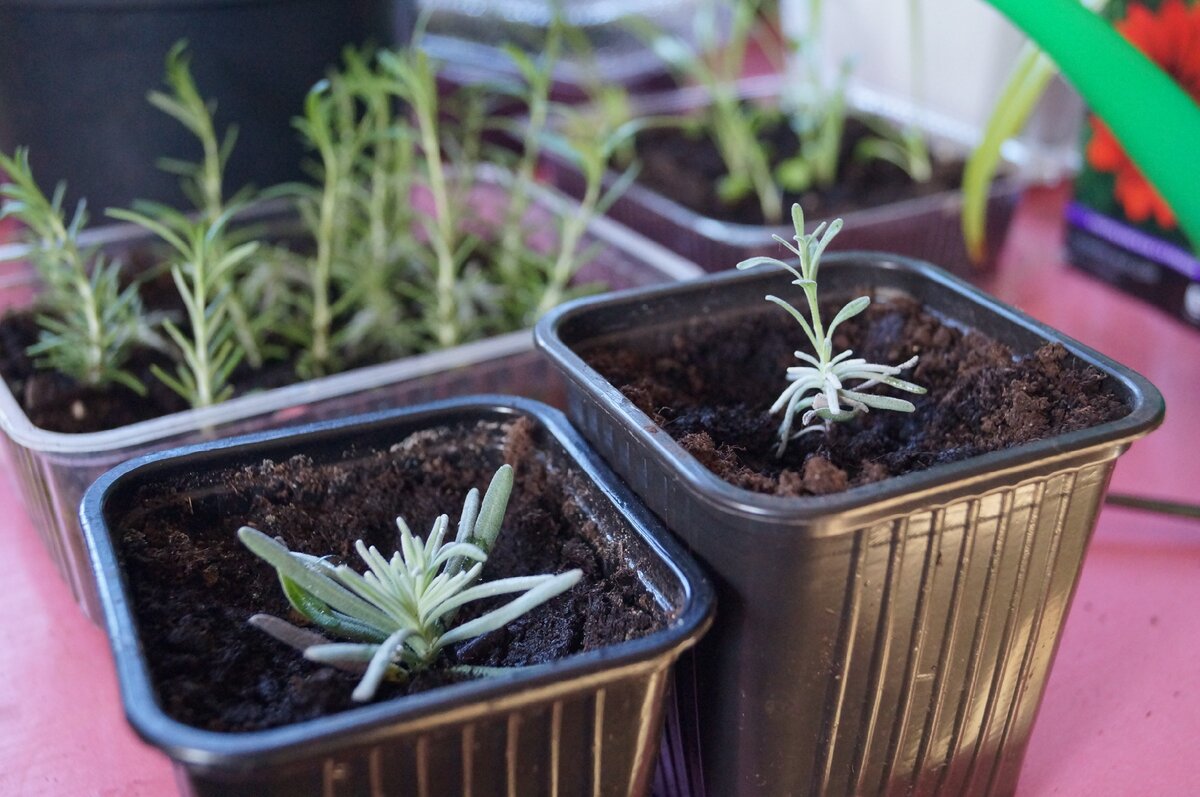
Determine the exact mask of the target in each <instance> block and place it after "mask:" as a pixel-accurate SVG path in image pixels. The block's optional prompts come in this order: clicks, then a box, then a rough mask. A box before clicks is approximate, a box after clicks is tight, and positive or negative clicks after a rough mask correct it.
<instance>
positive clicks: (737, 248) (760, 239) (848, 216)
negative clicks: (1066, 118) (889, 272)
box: [549, 75, 1021, 273]
mask: <svg viewBox="0 0 1200 797" xmlns="http://www.w3.org/2000/svg"><path fill="white" fill-rule="evenodd" d="M740 91H741V95H742V97H743V98H744V99H746V100H747V101H749V102H756V103H775V102H778V99H779V95H780V91H781V85H780V78H779V76H778V75H765V76H762V77H754V78H747V79H745V80H743V81H741V83H740ZM706 97H707V95H706V93H705V91H704V90H702V89H699V88H696V87H690V88H685V89H679V90H676V91H672V92H664V93H661V94H655V95H647V96H645V97H643V98H639V99H638V101H637V102H636V103H635V109H636V115H638V116H643V115H644V116H652V115H655V114H663V113H670V114H675V113H681V112H687V111H688V110H691V109H695V108H699V107H703V105H704V104H705V103H706V102H707V101H708V100H707V98H706ZM862 110H863V111H864V112H866V111H874V109H862ZM881 110H882V109H881ZM876 115H885V114H882V113H880V114H876ZM930 133H931V135H933V136H934V139H935V143H937V144H939V145H940V146H938V147H937V149H936V150H935V151H936V152H939V153H942V152H944V153H945V154H946V156H947V157H961V158H964V159H965V158H966V157H967V155H968V154H969V152H970V148H969V147H968V146H967V145H966V144H964V143H960V142H957V141H954V140H951V139H945V140H943V139H941V138H939V137H938V136H937V135H936V133H937V131H930ZM549 160H550V163H551V180H552V181H553V182H554V184H555V185H557V186H558V187H559V188H560V189H561V190H563V191H564V192H565V193H567V194H569V195H571V196H576V197H578V196H582V194H583V188H584V180H583V175H582V173H581V172H580V171H579V170H578V169H577V168H575V167H574V166H572V165H571V164H569V163H567V162H566V161H564V160H562V159H559V158H556V157H554V156H549ZM1009 165H1010V166H1011V164H1009ZM618 179H619V175H618V174H617V173H615V172H610V173H609V174H607V175H606V177H605V185H606V186H610V185H613V184H614V183H616V182H617V180H618ZM1020 191H1021V188H1020V182H1019V181H1018V180H1017V179H1016V178H1015V177H1011V176H1010V177H1003V178H1001V179H999V180H997V182H996V183H995V184H994V185H993V187H992V188H991V190H990V193H989V195H988V204H987V216H986V222H985V229H986V235H987V243H988V251H987V256H986V260H985V262H984V263H980V264H972V263H971V259H970V257H969V256H968V255H967V250H966V245H965V244H964V243H963V235H962V227H961V223H962V206H963V196H962V192H961V191H959V190H957V189H955V190H947V191H939V192H936V193H932V194H929V195H927V196H916V195H915V194H914V196H913V197H911V198H908V199H900V200H898V201H895V202H889V203H887V204H882V205H878V206H875V207H869V208H864V209H861V210H853V211H849V212H846V213H842V214H838V215H839V216H840V217H841V218H842V219H843V220H844V221H845V223H846V226H845V228H844V229H843V231H842V233H841V234H840V235H839V236H838V238H837V241H836V243H835V244H834V247H833V248H834V249H839V250H849V249H868V250H884V249H886V250H887V251H890V252H895V253H897V254H901V255H907V256H909V257H916V258H921V259H923V260H928V261H930V262H933V263H940V264H943V265H944V266H945V267H946V268H948V269H950V270H952V271H956V272H959V273H968V272H970V271H973V270H977V269H986V268H990V267H991V266H992V265H994V262H995V258H996V255H997V253H998V252H1000V250H1001V249H1002V247H1003V244H1004V239H1005V236H1007V234H1008V227H1009V224H1010V223H1011V221H1012V216H1013V211H1014V210H1015V209H1016V204H1017V199H1018V198H1019V197H1020ZM786 206H787V205H786V203H785V207H786ZM608 215H609V216H610V217H611V218H613V219H615V220H616V221H619V222H620V223H622V224H624V225H626V226H628V227H630V228H631V229H633V230H636V231H637V232H639V233H641V234H642V235H644V236H646V237H647V238H649V239H651V240H653V241H657V242H659V243H661V244H662V245H663V246H666V247H667V248H668V249H670V250H671V251H673V252H676V253H678V254H680V255H682V256H683V257H684V258H686V259H687V260H689V261H691V262H693V263H695V264H696V265H698V266H700V268H702V269H704V270H705V271H721V270H724V269H727V268H732V267H733V266H734V265H735V264H737V263H738V262H740V261H742V260H745V259H746V258H749V257H756V256H759V255H774V254H776V253H777V252H778V248H779V245H778V244H777V243H776V242H775V240H774V239H773V238H772V236H773V235H779V236H781V237H783V238H784V239H787V240H791V236H792V234H793V233H794V230H793V229H792V227H791V226H790V224H788V223H787V222H786V221H785V222H781V223H780V224H778V225H761V224H743V223H738V222H731V221H724V220H722V219H717V218H712V217H710V216H706V215H703V214H701V213H699V212H697V211H695V210H692V209H691V208H688V207H685V206H684V205H683V204H681V203H680V202H678V201H676V200H675V199H672V198H670V197H667V196H665V195H663V194H662V193H660V192H658V191H657V190H655V189H653V188H650V187H648V186H645V185H642V184H641V183H639V182H637V181H636V180H635V181H634V182H633V184H632V185H630V186H629V187H628V188H627V189H626V190H625V191H624V192H623V193H622V194H621V196H620V197H619V198H618V199H617V200H616V202H614V203H613V205H612V207H611V208H609V210H608ZM807 215H808V216H809V217H810V218H809V224H808V228H809V230H810V231H811V230H812V229H813V228H815V227H816V226H817V225H818V224H820V223H821V222H822V221H830V220H831V219H832V217H830V218H821V217H818V216H816V215H815V214H807Z"/></svg>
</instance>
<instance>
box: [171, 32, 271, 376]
mask: <svg viewBox="0 0 1200 797" xmlns="http://www.w3.org/2000/svg"><path fill="white" fill-rule="evenodd" d="M165 80H166V83H167V86H168V87H169V88H170V92H162V91H152V92H150V93H149V94H148V95H147V99H148V100H149V101H150V104H151V105H153V106H154V107H155V108H158V109H159V110H160V111H162V112H163V113H165V114H167V115H168V116H170V117H171V118H173V119H175V120H176V121H177V122H179V123H180V124H181V125H183V126H184V127H185V128H186V129H187V130H188V132H190V133H191V134H192V135H193V136H195V137H196V140H197V141H198V142H199V143H200V149H201V153H202V155H201V158H200V160H199V161H198V162H195V163H193V162H191V161H186V160H181V159H178V158H160V159H159V162H158V163H159V167H160V168H162V169H164V170H165V171H168V172H171V173H172V174H177V175H179V177H180V187H181V188H182V189H183V193H184V195H185V196H187V198H188V199H189V200H190V201H191V202H192V204H193V205H194V206H195V207H196V210H197V211H198V212H199V213H200V215H201V218H202V219H203V220H204V221H206V222H207V223H209V224H213V223H214V222H215V221H216V220H217V219H218V218H220V217H221V216H223V215H224V214H225V211H226V210H227V209H228V208H229V207H230V206H231V205H237V206H243V205H249V204H250V203H251V201H253V199H254V192H253V190H252V189H250V188H249V187H245V188H243V189H241V190H240V191H238V192H237V194H236V195H235V196H233V197H232V198H231V199H229V200H226V198H225V167H226V164H227V163H228V162H229V156H230V154H231V153H232V152H233V147H234V144H235V143H236V142H237V126H236V125H231V126H229V127H228V128H227V129H226V131H225V134H224V136H218V135H217V130H216V125H215V124H214V122H213V115H214V113H215V112H216V102H215V101H212V100H205V99H204V98H203V97H202V96H201V95H200V90H199V88H198V87H197V86H196V81H195V79H194V78H193V77H192V70H191V63H190V58H189V55H188V53H187V42H186V41H179V42H177V43H176V44H175V46H174V47H172V48H171V51H170V52H169V53H168V54H167V59H166V73H165ZM225 238H228V240H225V239H224V238H223V239H222V240H221V241H216V242H214V250H215V249H216V248H218V247H219V246H221V245H225V244H226V243H228V245H230V246H232V245H234V244H235V243H237V241H236V238H235V237H234V236H226V237H225ZM213 255H214V256H215V257H219V256H220V252H219V251H214V252H213ZM250 265H253V264H250ZM230 283H231V284H232V285H233V286H234V288H235V290H234V291H233V292H231V293H230V294H229V296H228V298H227V299H226V302H227V308H228V313H229V317H230V321H231V323H232V324H233V330H234V334H235V336H236V339H237V344H238V346H240V347H241V349H242V351H243V354H244V356H245V359H246V362H247V363H249V364H250V366H251V367H253V368H261V367H262V364H263V358H264V355H263V338H264V336H265V335H266V334H267V333H268V331H269V330H270V327H271V326H272V322H273V321H274V320H275V315H276V314H275V313H274V312H272V311H271V310H270V308H264V307H262V305H263V302H262V301H261V298H262V297H261V296H260V295H256V294H253V293H251V292H250V291H248V290H246V287H247V286H252V285H257V284H260V281H258V280H254V279H250V280H241V279H236V278H234V279H231V280H230ZM252 307H253V308H255V309H256V311H259V312H254V313H252V312H251V311H250V310H249V309H248V308H252ZM263 310H266V312H262V311H263Z"/></svg>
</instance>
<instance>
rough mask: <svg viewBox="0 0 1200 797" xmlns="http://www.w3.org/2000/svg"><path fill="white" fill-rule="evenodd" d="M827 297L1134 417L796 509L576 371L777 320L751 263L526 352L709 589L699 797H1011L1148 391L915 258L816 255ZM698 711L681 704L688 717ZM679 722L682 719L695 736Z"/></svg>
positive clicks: (562, 318)
mask: <svg viewBox="0 0 1200 797" xmlns="http://www.w3.org/2000/svg"><path fill="white" fill-rule="evenodd" d="M821 277H822V279H821V283H822V289H823V290H829V291H831V292H833V293H838V292H842V291H850V290H855V291H858V292H863V293H865V292H867V290H868V289H870V288H874V289H882V290H888V291H900V292H903V293H906V294H909V295H911V296H913V297H915V298H917V299H919V300H920V301H922V302H923V303H924V304H925V305H926V306H928V307H930V308H932V310H933V312H934V313H935V314H937V315H939V316H940V317H942V318H944V319H949V321H950V323H954V324H961V325H965V326H970V327H973V328H975V329H978V330H981V331H983V332H985V333H987V334H988V335H990V336H992V337H993V338H995V339H996V340H998V341H1000V342H1002V343H1004V344H1007V345H1008V346H1009V347H1011V348H1012V350H1013V351H1014V352H1015V353H1017V354H1026V353H1030V352H1032V351H1034V350H1035V349H1036V348H1037V347H1039V346H1040V345H1041V344H1043V343H1044V342H1047V341H1057V342H1060V343H1062V344H1063V346H1065V347H1066V348H1067V350H1068V351H1069V352H1070V354H1071V355H1072V356H1073V357H1074V358H1076V359H1077V360H1080V361H1083V362H1085V363H1088V364H1090V365H1092V366H1094V367H1096V368H1098V369H1100V370H1101V371H1103V372H1104V373H1105V374H1106V375H1107V377H1108V380H1109V383H1110V385H1111V387H1112V389H1113V390H1115V391H1116V392H1117V393H1118V394H1119V395H1121V396H1122V398H1123V399H1124V401H1125V402H1126V404H1127V406H1129V407H1130V411H1129V414H1128V415H1127V416H1125V417H1124V418H1122V419H1120V420H1117V421H1114V422H1110V423H1106V424H1103V425H1100V426H1096V427H1093V428H1090V429H1085V430H1081V431H1076V432H1071V433H1069V434H1063V435H1059V436H1057V437H1053V438H1049V439H1045V440H1041V441H1038V442H1034V443H1029V444H1026V445H1021V446H1017V447H1014V448H1011V449H1008V450H1004V451H997V452H993V453H989V454H985V455H982V456H978V457H975V458H973V459H969V460H965V461H961V462H957V463H953V464H943V465H937V466H934V467H930V468H928V469H927V470H924V471H919V472H914V473H909V474H907V475H904V476H899V477H893V478H890V479H886V480H884V481H881V482H876V483H874V484H869V485H865V486H861V487H856V488H853V489H851V490H847V491H846V492H843V493H839V494H833V495H826V496H820V497H807V498H780V497H776V496H771V495H763V494H759V493H753V492H750V491H747V490H742V489H739V488H735V487H733V486H732V485H730V484H727V483H726V482H724V481H722V480H721V479H719V478H718V477H717V476H715V475H714V474H713V473H712V472H711V471H709V470H708V469H707V468H705V467H704V466H703V465H701V464H700V463H699V462H698V461H697V460H696V459H695V458H693V457H692V456H691V455H690V454H688V453H687V452H685V451H684V449H683V448H681V447H680V446H679V445H678V444H677V443H676V442H675V441H674V440H673V439H672V438H671V436H670V435H669V434H667V433H666V432H665V431H663V430H662V429H660V428H659V427H658V426H656V425H655V424H654V422H653V421H651V419H650V418H649V417H647V416H646V415H645V414H644V413H642V412H641V411H640V410H639V409H637V408H636V407H635V406H634V405H633V403H632V402H630V401H629V400H628V399H626V398H625V397H624V396H623V395H622V394H621V393H620V392H619V391H618V390H617V388H616V387H614V386H613V385H611V384H609V383H608V382H607V381H606V380H605V379H604V378H603V377H601V376H600V374H598V373H597V372H596V371H595V370H594V369H592V368H591V367H590V366H589V365H588V363H587V357H588V350H589V347H592V346H595V345H601V344H602V345H604V346H606V347H613V346H618V347H619V346H621V345H628V346H630V347H637V348H638V349H639V350H640V351H643V352H645V351H649V352H653V351H655V350H656V349H657V348H658V347H660V346H664V343H665V341H668V340H670V339H671V338H672V337H678V336H684V339H687V338H686V335H687V332H686V329H687V323H688V321H689V319H697V318H709V319H712V318H716V319H722V318H734V317H739V316H744V315H748V314H756V313H770V312H776V311H777V310H776V308H773V307H772V306H771V305H769V304H768V303H766V302H764V301H763V295H764V294H766V293H776V294H778V295H784V296H786V295H788V291H789V286H788V281H789V280H790V279H791V277H790V275H788V274H786V273H784V272H783V271H782V270H769V269H763V270H755V271H751V272H741V273H726V274H721V275H716V276H711V277H706V278H702V279H699V280H696V281H693V282H690V283H685V284H681V285H678V286H673V287H670V288H666V289H661V290H656V289H648V290H639V291H626V292H623V293H620V294H613V295H610V296H609V297H604V298H598V299H584V300H580V301H577V302H572V303H571V304H569V305H564V306H563V307H561V308H559V309H558V310H556V311H554V312H553V313H551V314H550V315H548V316H546V317H545V318H543V319H542V321H541V322H540V323H539V324H538V326H537V328H536V330H535V335H536V340H537V343H538V345H539V346H540V347H541V348H543V350H545V351H546V352H547V354H549V356H550V357H551V358H552V359H553V360H554V361H555V363H556V364H557V365H558V367H559V368H560V369H562V370H563V371H564V373H565V374H566V376H567V381H568V413H569V416H570V417H571V419H572V421H574V423H575V424H576V425H577V427H578V428H579V429H580V430H581V431H582V432H583V434H584V436H585V437H586V438H588V439H589V440H590V441H591V442H592V443H593V445H595V446H596V448H597V449H598V450H599V451H600V452H601V454H602V455H603V456H604V457H605V459H607V460H608V462H609V464H611V465H612V466H613V469H614V470H615V471H616V472H617V473H618V474H619V475H620V476H621V477H622V478H624V479H625V480H626V481H627V482H628V483H629V484H630V486H631V487H633V489H634V491H635V492H637V494H638V495H639V496H641V497H642V499H643V500H645V501H646V503H647V504H648V505H649V506H650V508H651V509H653V510H654V511H655V512H656V513H658V515H659V517H661V518H662V519H663V521H664V522H665V523H666V525H667V527H668V528H669V529H671V530H672V531H673V532H674V533H675V534H677V535H679V536H680V537H681V538H682V539H683V540H684V541H685V542H686V543H687V544H688V545H689V546H690V548H691V549H692V550H693V552H694V553H696V554H697V555H698V556H699V557H700V558H701V559H702V560H703V561H704V563H705V564H707V565H708V568H709V571H710V573H711V574H712V575H713V576H714V581H715V582H716V584H717V590H718V599H719V605H720V607H721V608H720V612H719V614H718V617H717V621H716V623H715V624H714V627H713V630H712V633H710V634H709V636H708V637H707V638H706V639H705V640H704V642H703V643H701V645H700V646H699V647H698V648H697V650H696V653H695V666H696V670H697V675H696V691H697V694H698V699H697V700H696V701H694V703H693V704H692V705H694V706H695V707H696V709H697V711H698V721H699V737H700V746H699V750H698V752H695V754H696V755H697V757H698V760H697V762H696V768H697V770H700V771H702V772H703V782H702V784H701V785H700V786H699V787H698V788H695V791H694V793H695V794H697V795H700V794H708V795H713V796H714V797H716V796H717V795H732V794H737V795H771V796H772V797H774V795H783V794H788V795H798V794H810V795H822V796H824V795H841V794H846V795H862V794H884V793H887V794H910V793H913V794H934V793H937V794H996V795H1005V794H1011V793H1012V792H1013V791H1014V790H1015V788H1016V782H1017V776H1018V773H1019V770H1020V765H1021V759H1022V756H1023V754H1024V751H1025V747H1026V745H1027V743H1028V741H1029V735H1030V731H1031V728H1032V725H1033V719H1034V715H1035V713H1036V711H1037V707H1038V704H1039V702H1040V700H1041V696H1042V691H1043V688H1044V686H1045V684H1046V679H1047V677H1048V674H1049V671H1050V665H1051V662H1052V659H1053V656H1054V651H1055V648H1056V646H1057V643H1058V637H1059V634H1060V632H1061V628H1062V625H1063V622H1064V619H1065V617H1066V613H1067V608H1068V606H1069V604H1070V600H1071V596H1072V594H1073V592H1074V589H1075V584H1076V582H1077V579H1078V575H1079V570H1080V566H1081V564H1082V559H1083V554H1084V550H1085V548H1086V545H1087V542H1088V539H1089V537H1090V535H1091V532H1092V529H1093V528H1094V525H1095V520H1096V516H1097V512H1098V511H1099V506H1100V503H1101V500H1102V498H1103V495H1104V491H1105V489H1106V487H1107V485H1108V481H1109V476H1110V474H1111V472H1112V468H1113V465H1114V462H1115V460H1116V458H1117V456H1118V455H1119V454H1121V453H1122V452H1123V451H1124V450H1125V449H1126V448H1127V447H1128V446H1129V444H1130V442H1131V441H1132V440H1133V439H1135V438H1137V437H1140V436H1142V435H1144V434H1146V433H1148V432H1149V431H1150V430H1152V429H1153V428H1155V427H1156V426H1157V425H1158V424H1159V423H1160V422H1161V420H1162V417H1163V412H1164V407H1163V400H1162V396H1161V395H1160V394H1159V392H1158V391H1157V390H1156V389H1155V388H1154V387H1153V386H1152V385H1151V384H1150V383H1149V382H1147V381H1146V380H1145V379H1144V378H1142V377H1141V376H1139V375H1137V374H1135V373H1134V372H1132V371H1130V370H1129V369H1127V368H1124V367H1122V366H1120V365H1118V364H1116V363H1114V362H1113V361H1111V360H1109V359H1108V358H1106V357H1104V356H1102V355H1100V354H1098V353H1097V352H1095V351H1093V350H1091V349H1089V348H1087V347H1085V346H1083V345H1081V344H1079V343H1077V342H1076V341H1073V340H1071V339H1070V338H1067V337H1066V336H1064V335H1062V334H1060V333H1058V332H1056V331H1054V330H1052V329H1050V328H1048V327H1046V326H1044V325H1043V324H1040V323H1038V322H1037V321H1035V320H1033V319H1031V318H1029V317H1028V316H1026V315H1024V314H1023V313H1021V312H1019V311H1017V310H1015V309H1013V308H1011V307H1008V306H1006V305H1003V304H1001V303H1000V302H998V301H996V300H995V299H992V298H990V297H988V296H986V295H984V294H983V293H981V292H979V291H978V290H976V289H974V288H972V287H971V286H969V285H967V284H966V283H964V282H962V281H961V280H958V279H956V278H954V277H952V276H950V275H948V274H946V273H945V272H943V271H941V270H940V269H937V268H934V267H933V266H930V265H928V264H925V263H921V262H917V261H914V260H909V259H906V258H901V257H894V256H890V255H880V254H869V253H849V254H844V255H841V254H839V255H832V256H828V257H827V258H826V259H825V262H824V263H823V265H822V271H821ZM685 705H686V703H685ZM685 724H686V723H685Z"/></svg>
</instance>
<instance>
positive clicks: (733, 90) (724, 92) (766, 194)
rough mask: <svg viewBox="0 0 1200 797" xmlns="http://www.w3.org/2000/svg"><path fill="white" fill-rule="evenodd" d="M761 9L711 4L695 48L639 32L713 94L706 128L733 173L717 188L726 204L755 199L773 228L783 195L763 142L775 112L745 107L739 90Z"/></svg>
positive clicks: (746, 2) (684, 123)
mask: <svg viewBox="0 0 1200 797" xmlns="http://www.w3.org/2000/svg"><path fill="white" fill-rule="evenodd" d="M761 5H762V2H761V0H736V2H733V3H732V4H731V7H729V8H728V9H725V8H724V6H725V4H723V3H718V2H715V1H710V2H707V3H705V4H704V5H703V6H702V7H701V8H700V9H699V10H698V12H697V14H696V20H695V24H694V37H695V40H696V41H695V44H693V43H692V42H689V41H687V40H686V39H684V38H682V37H679V36H675V35H672V34H669V33H665V32H663V31H661V30H656V29H653V28H652V27H651V26H649V25H648V24H646V23H645V22H644V21H640V22H639V24H638V25H637V26H636V27H635V30H636V31H637V32H638V33H640V34H641V35H642V36H643V37H644V38H645V39H646V40H647V41H648V43H649V45H650V47H651V48H652V49H653V50H654V52H655V53H656V54H657V55H658V57H659V58H661V59H662V60H663V62H664V63H666V64H667V65H668V66H669V67H670V68H671V69H672V70H673V71H674V72H675V73H676V74H677V75H678V76H679V77H680V78H681V79H683V80H685V81H691V82H694V83H696V84H698V85H700V86H702V87H703V88H704V89H705V91H706V92H707V94H708V98H709V104H708V105H707V106H706V107H705V111H704V113H705V115H704V117H703V119H702V127H703V128H704V129H705V130H706V131H707V132H708V133H709V135H711V136H712V140H713V143H714V144H716V147H717V150H718V151H719V152H720V153H721V159H722V160H723V161H724V163H725V168H726V171H727V174H726V175H725V177H723V178H722V179H721V181H720V183H719V184H718V186H717V192H718V194H719V195H720V197H721V198H722V200H724V201H726V202H736V201H737V200H739V199H741V198H742V197H743V196H746V195H749V194H753V195H754V196H755V197H756V198H757V200H758V204H759V207H760V209H761V210H762V214H763V218H764V219H765V220H766V221H767V223H778V222H779V221H780V220H782V218H783V205H782V198H781V192H780V190H779V187H778V185H777V184H776V181H775V177H774V175H773V174H772V171H771V158H770V154H769V153H768V151H767V149H766V148H765V147H764V146H763V143H762V142H761V141H760V140H759V137H758V131H759V129H760V128H762V127H763V126H764V125H765V124H766V120H767V117H768V116H769V115H770V113H771V112H770V111H767V110H764V109H760V108H757V107H755V106H752V105H749V104H747V103H743V102H742V101H741V98H740V97H739V96H738V88H737V80H738V78H740V77H741V75H742V69H743V66H744V63H745V58H746V51H747V49H748V47H749V44H750V42H751V38H752V34H753V32H754V30H755V26H756V25H757V23H758V11H759V8H760V6H761ZM724 10H727V11H728V12H729V13H730V14H731V17H732V18H731V19H730V21H729V23H728V25H727V26H726V25H722V24H721V20H719V17H720V16H721V14H722V12H723V11H724ZM724 28H727V32H728V38H727V40H726V41H725V43H724V45H723V46H722V44H721V42H720V40H719V36H718V30H721V29H724ZM643 126H644V127H680V128H684V129H688V128H693V127H695V120H694V119H693V118H692V117H690V116H687V115H680V116H660V117H653V118H650V119H646V120H643Z"/></svg>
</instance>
